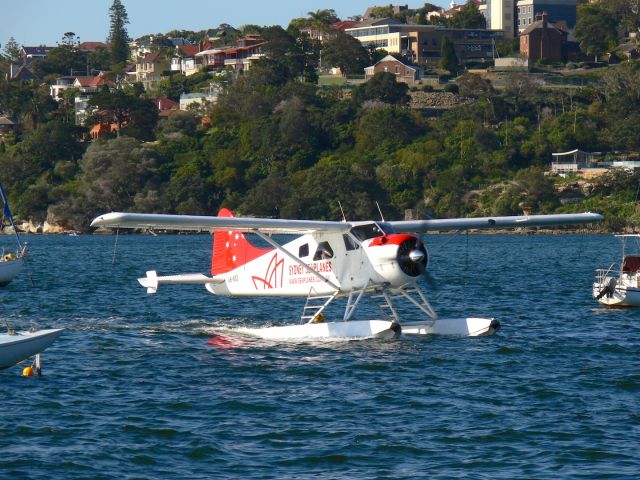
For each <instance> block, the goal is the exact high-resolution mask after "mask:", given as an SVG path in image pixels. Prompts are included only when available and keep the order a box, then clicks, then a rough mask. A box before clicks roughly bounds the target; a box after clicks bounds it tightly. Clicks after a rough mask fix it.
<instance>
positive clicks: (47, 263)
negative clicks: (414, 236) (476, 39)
mask: <svg viewBox="0 0 640 480" xmlns="http://www.w3.org/2000/svg"><path fill="white" fill-rule="evenodd" d="M27 239H28V241H29V244H30V248H31V252H32V255H31V257H30V264H29V268H30V270H31V271H32V278H33V282H34V284H35V288H34V287H32V285H31V282H30V279H29V276H28V275H25V274H24V272H23V274H22V275H20V277H19V278H18V279H16V280H15V281H14V282H13V283H12V284H11V285H9V286H8V287H7V288H5V289H2V290H1V291H0V319H5V318H6V319H7V320H8V321H9V323H10V324H11V325H12V326H14V327H17V328H29V326H30V324H31V323H32V322H36V323H37V325H38V326H39V327H40V328H51V327H64V328H66V331H65V333H64V335H63V336H62V337H60V338H59V339H58V340H57V341H56V343H54V345H52V346H51V347H50V348H49V349H48V350H47V351H45V353H44V354H43V363H44V366H43V376H42V377H41V378H23V377H21V375H20V374H21V367H19V366H17V367H13V368H10V369H7V370H3V371H0V407H1V408H0V478H2V479H23V478H24V479H32V478H33V479H35V478H46V479H69V478H74V479H75V478H91V479H108V478H129V479H156V478H176V479H178V478H189V479H211V478H221V479H225V478H241V479H276V478H277V479H283V478H295V479H298V478H301V479H347V478H348V479H353V478H357V479H387V478H390V479H415V478H443V479H448V478H474V479H476V478H487V479H489V478H491V479H494V478H509V479H511V478H544V479H546V478H562V479H572V478H576V479H578V478H579V479H585V478H608V479H618V478H620V479H622V478H625V479H626V478H630V479H631V478H638V477H639V476H640V450H639V448H638V447H639V446H640V309H636V310H605V309H602V308H599V307H598V305H597V304H596V303H595V302H594V300H593V299H592V298H591V295H590V285H591V282H592V280H593V271H594V269H595V268H597V267H605V266H608V265H609V264H610V263H611V262H613V261H616V260H617V258H616V257H617V255H618V254H619V250H618V245H617V242H616V240H615V239H614V238H613V237H611V236H604V235H599V236H597V235H556V236H554V235H532V236H525V235H511V236H509V235H468V236H467V235H464V234H462V235H459V236H456V237H453V238H452V237H451V236H444V235H432V236H429V237H428V238H427V244H428V246H429V248H430V250H431V254H432V255H431V270H432V272H433V274H434V276H435V277H436V278H437V281H438V284H439V288H438V290H437V291H435V292H432V293H431V294H430V296H431V297H432V299H433V304H434V307H435V308H436V310H437V311H438V313H439V314H440V316H442V317H447V316H459V315H467V316H468V315H478V316H495V317H496V318H497V319H499V320H500V322H501V323H502V329H501V330H500V331H499V332H498V333H497V335H494V336H492V337H482V338H451V337H419V338H397V339H386V340H385V339H376V340H360V341H326V342H297V343H296V342H288V343H286V342H280V343H277V342H276V343H274V342H267V341H264V340H257V339H255V338H251V337H248V336H246V335H243V334H241V333H239V331H238V330H237V329H238V328H240V327H247V326H266V325H270V324H274V323H278V322H285V321H296V318H297V317H299V315H300V312H301V309H302V306H303V303H304V300H300V299H225V298H218V297H215V296H213V295H210V294H208V293H207V292H206V291H205V290H204V288H203V287H201V286H163V287H161V289H160V290H159V293H158V294H157V295H147V294H146V292H145V290H144V289H143V288H141V287H139V286H138V284H137V282H136V280H135V279H136V278H137V277H138V276H142V275H144V272H145V271H146V270H150V269H158V270H159V271H160V272H161V273H163V274H169V273H185V272H198V271H202V272H206V271H207V270H208V265H209V264H210V249H211V245H210V242H211V240H210V237H208V236H206V235H195V236H187V235H173V236H157V237H153V236H136V235H127V236H120V237H119V239H118V249H117V254H116V262H115V264H113V263H112V259H113V254H114V241H115V237H114V236H111V235H109V236H97V235H94V236H78V237H68V236H30V237H28V238H27ZM364 307H365V308H364V309H363V311H362V312H360V316H361V318H366V317H367V315H371V316H376V314H375V307H374V306H370V305H365V306H364ZM211 339H214V340H213V341H212V340H211ZM216 339H217V341H216Z"/></svg>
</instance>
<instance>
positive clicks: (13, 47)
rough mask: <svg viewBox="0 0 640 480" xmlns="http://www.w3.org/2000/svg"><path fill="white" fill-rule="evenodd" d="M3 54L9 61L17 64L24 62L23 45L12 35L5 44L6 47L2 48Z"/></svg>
mask: <svg viewBox="0 0 640 480" xmlns="http://www.w3.org/2000/svg"><path fill="white" fill-rule="evenodd" d="M2 56H3V57H4V58H5V59H6V60H7V61H8V62H9V63H15V64H21V63H22V54H21V47H20V45H19V44H18V42H16V39H15V38H13V37H11V38H9V41H7V43H5V44H4V49H3V50H2Z"/></svg>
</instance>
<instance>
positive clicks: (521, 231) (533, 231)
mask: <svg viewBox="0 0 640 480" xmlns="http://www.w3.org/2000/svg"><path fill="white" fill-rule="evenodd" d="M115 233H116V232H115V230H111V229H103V228H99V229H97V230H94V231H84V230H61V231H47V232H44V231H43V232H29V231H22V230H18V234H19V235H22V236H30V235H37V236H39V235H67V236H70V237H75V236H78V235H115ZM629 233H638V232H632V231H626V230H624V231H609V230H602V229H584V228H581V229H557V228H541V227H527V228H518V229H509V228H504V229H497V230H492V229H469V230H437V231H435V230H434V231H430V232H428V233H422V234H421V235H455V234H471V235H579V234H590V235H618V234H629ZM0 235H8V236H12V235H15V233H14V232H13V231H6V230H5V231H0ZM119 235H150V236H155V235H211V233H210V232H189V231H169V230H153V233H151V232H149V231H148V230H144V231H140V230H122V231H120V232H119ZM291 235H295V234H291Z"/></svg>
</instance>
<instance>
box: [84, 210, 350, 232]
mask: <svg viewBox="0 0 640 480" xmlns="http://www.w3.org/2000/svg"><path fill="white" fill-rule="evenodd" d="M91 226H92V227H107V228H140V229H153V230H191V231H200V232H209V231H212V230H216V229H229V230H234V231H239V232H252V231H260V232H263V233H285V234H286V233H292V234H302V233H310V232H346V231H348V230H349V228H351V224H349V223H345V222H330V221H315V220H282V219H275V218H250V217H213V216H210V217H208V216H199V215H164V214H152V213H118V212H113V213H106V214H104V215H100V216H99V217H97V218H95V219H94V220H93V222H91Z"/></svg>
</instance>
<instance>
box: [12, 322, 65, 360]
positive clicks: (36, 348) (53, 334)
mask: <svg viewBox="0 0 640 480" xmlns="http://www.w3.org/2000/svg"><path fill="white" fill-rule="evenodd" d="M63 330H64V329H62V328H55V329H49V330H37V331H35V332H12V331H9V332H7V333H2V334H0V369H4V368H8V367H11V366H13V365H15V364H17V363H20V362H22V361H23V360H26V359H28V358H29V357H32V356H34V355H36V354H38V353H41V352H42V351H43V350H44V349H46V348H47V347H48V346H49V345H51V344H52V343H53V341H54V340H55V339H56V338H58V337H59V336H60V334H61V333H62V331H63Z"/></svg>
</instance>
